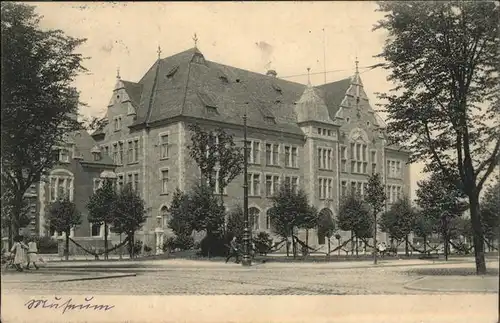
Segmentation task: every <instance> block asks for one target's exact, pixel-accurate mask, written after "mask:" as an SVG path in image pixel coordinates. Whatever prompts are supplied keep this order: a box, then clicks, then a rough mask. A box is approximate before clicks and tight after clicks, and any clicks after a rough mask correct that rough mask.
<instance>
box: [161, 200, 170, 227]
mask: <svg viewBox="0 0 500 323" xmlns="http://www.w3.org/2000/svg"><path fill="white" fill-rule="evenodd" d="M160 217H161V218H162V226H163V228H165V229H166V228H168V222H169V217H168V207H166V206H165V205H164V206H162V207H161V209H160Z"/></svg>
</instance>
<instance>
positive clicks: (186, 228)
mask: <svg viewBox="0 0 500 323" xmlns="http://www.w3.org/2000/svg"><path fill="white" fill-rule="evenodd" d="M168 210H169V213H170V219H169V222H168V226H169V228H170V229H172V231H173V232H174V233H175V235H176V236H178V237H181V236H191V233H192V232H193V222H194V218H193V214H192V213H191V200H190V196H189V195H188V194H186V193H184V192H181V191H180V190H179V189H177V190H176V191H175V192H174V195H173V197H172V202H171V203H170V207H169V209H168Z"/></svg>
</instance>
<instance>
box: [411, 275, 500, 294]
mask: <svg viewBox="0 0 500 323" xmlns="http://www.w3.org/2000/svg"><path fill="white" fill-rule="evenodd" d="M425 279H429V277H420V278H417V279H415V280H412V281H411V282H409V283H407V284H405V285H403V288H404V289H407V290H416V291H422V292H434V293H463V294H469V293H476V294H477V293H479V294H496V293H498V292H497V291H488V290H486V291H485V290H477V289H443V288H428V287H415V286H412V285H414V284H416V283H418V282H420V281H422V280H425Z"/></svg>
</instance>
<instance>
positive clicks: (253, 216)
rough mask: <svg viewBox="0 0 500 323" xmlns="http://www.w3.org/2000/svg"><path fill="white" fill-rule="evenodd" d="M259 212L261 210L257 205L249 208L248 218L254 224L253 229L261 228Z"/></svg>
mask: <svg viewBox="0 0 500 323" xmlns="http://www.w3.org/2000/svg"><path fill="white" fill-rule="evenodd" d="M259 213H260V210H259V209H258V208H256V207H251V208H249V209H248V219H249V220H250V223H251V225H252V228H253V230H259V228H260V225H259Z"/></svg>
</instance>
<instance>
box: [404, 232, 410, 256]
mask: <svg viewBox="0 0 500 323" xmlns="http://www.w3.org/2000/svg"><path fill="white" fill-rule="evenodd" d="M405 254H406V257H408V256H409V255H410V254H409V252H408V235H406V236H405Z"/></svg>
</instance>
